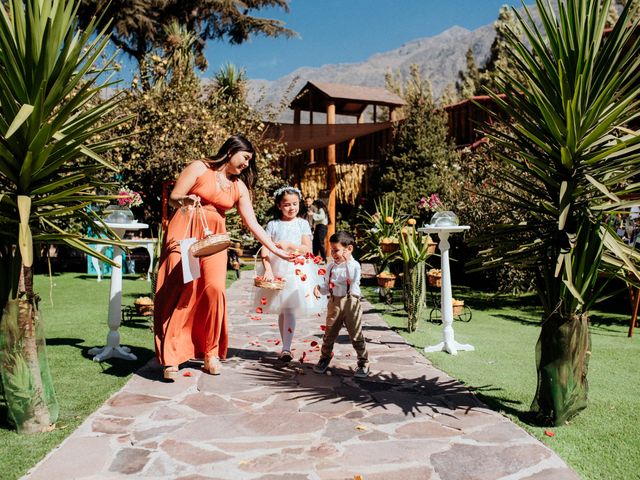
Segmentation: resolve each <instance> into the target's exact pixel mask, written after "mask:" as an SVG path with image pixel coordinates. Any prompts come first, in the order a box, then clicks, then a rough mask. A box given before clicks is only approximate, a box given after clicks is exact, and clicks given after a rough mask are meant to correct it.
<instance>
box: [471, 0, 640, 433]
mask: <svg viewBox="0 0 640 480" xmlns="http://www.w3.org/2000/svg"><path fill="white" fill-rule="evenodd" d="M634 3H637V2H634ZM609 4H610V2H609V1H604V2H593V1H587V0H563V1H558V8H557V12H558V13H557V14H556V13H555V12H554V9H553V8H552V6H551V5H550V3H548V2H543V1H542V0H537V1H536V6H537V9H538V11H539V13H540V18H541V21H542V28H541V29H539V28H537V27H536V26H535V24H534V22H533V20H532V18H531V14H530V12H529V10H528V9H526V8H525V10H524V11H525V16H524V17H522V16H520V15H519V14H518V13H517V11H515V10H514V13H515V14H516V15H517V16H518V19H519V23H520V25H521V27H522V31H523V32H524V34H525V36H526V41H521V40H520V39H518V38H517V36H516V35H514V34H513V33H511V34H507V35H506V38H507V41H508V43H509V45H510V47H511V51H512V52H513V55H514V58H513V60H514V61H515V64H516V65H517V69H518V71H519V73H520V74H521V76H522V77H521V78H522V80H519V79H518V78H515V76H514V75H511V74H509V73H508V72H503V73H504V75H503V76H502V78H503V80H499V81H498V86H499V90H501V91H502V92H504V93H506V99H504V100H503V99H501V98H500V97H498V96H497V95H496V94H495V93H492V92H489V93H490V94H491V95H492V96H493V99H494V101H495V103H496V104H497V105H498V106H499V107H500V110H502V112H503V113H506V114H507V115H506V116H501V115H495V116H494V120H495V122H496V124H498V125H501V126H502V127H503V129H499V128H490V127H487V131H488V134H489V136H490V138H491V140H492V141H493V142H494V143H496V144H498V145H499V146H500V147H502V149H496V150H495V155H496V156H497V158H498V159H499V160H501V161H502V162H503V163H504V164H505V167H508V168H504V169H503V170H502V171H501V172H500V175H501V176H502V179H503V180H504V181H507V182H510V184H512V185H513V187H514V188H513V189H510V190H509V191H504V192H503V193H504V195H503V198H502V199H500V198H498V200H501V201H502V202H503V203H504V204H505V206H506V207H507V208H508V209H510V210H511V211H513V212H514V214H515V215H514V218H524V219H526V220H524V221H520V222H514V223H512V224H499V225H494V226H492V227H491V229H490V230H489V235H488V237H487V238H486V239H489V240H490V242H491V243H490V246H489V248H487V249H486V250H484V251H483V252H482V254H483V259H482V261H483V262H484V266H491V265H497V264H501V263H503V262H507V263H510V264H513V265H519V266H522V267H527V268H532V269H534V271H535V273H536V278H537V281H536V288H537V291H538V294H539V297H540V299H541V302H542V306H543V311H544V317H543V319H542V326H541V332H540V338H539V340H538V345H537V348H536V360H537V367H538V386H537V391H536V394H535V398H534V400H533V404H532V413H534V414H535V416H536V418H537V420H538V421H540V422H542V423H552V424H555V425H561V424H564V423H565V422H566V421H567V420H568V419H570V418H571V417H572V416H574V415H575V414H577V413H578V412H579V411H580V410H582V409H583V408H585V407H586V404H587V387H588V384H587V368H588V360H589V356H590V355H591V351H590V337H589V332H588V323H589V310H590V308H591V307H592V306H593V304H594V302H595V301H597V300H598V297H599V295H600V287H601V285H600V283H601V282H599V272H600V270H601V268H602V266H603V265H602V262H601V260H602V255H603V249H604V245H605V244H609V245H613V246H614V248H615V243H614V242H615V239H614V236H615V233H614V232H611V231H610V230H608V229H607V228H606V227H605V226H604V223H603V219H604V216H605V214H606V213H607V212H610V211H616V210H620V209H621V208H623V207H625V206H629V205H630V203H629V202H624V201H622V200H620V198H625V197H624V195H625V194H628V193H630V192H633V191H636V190H637V188H638V185H637V184H635V183H634V181H633V178H634V177H635V176H637V175H638V173H640V170H639V168H638V166H639V163H638V160H639V158H640V157H639V153H640V136H638V134H637V132H634V131H629V130H626V129H624V128H622V127H623V125H625V124H628V123H629V122H630V121H632V120H633V119H634V118H636V116H637V114H638V106H639V98H638V95H639V94H640V86H639V83H638V79H639V74H640V70H639V67H640V55H639V53H640V52H639V51H638V48H639V43H638V37H637V36H636V35H635V32H636V31H637V27H638V21H637V19H636V20H632V16H631V15H630V6H629V5H628V6H627V7H626V8H625V9H624V10H623V12H622V13H621V15H620V20H619V22H618V23H617V24H616V26H615V27H614V28H613V30H612V31H611V32H610V33H609V34H608V36H606V37H605V32H604V30H605V22H606V19H607V12H608V9H609ZM619 253H621V254H622V256H623V257H624V252H621V251H620V252H619ZM623 263H625V264H626V265H628V266H629V267H630V268H633V267H632V264H631V262H630V261H629V259H628V258H624V261H623Z"/></svg>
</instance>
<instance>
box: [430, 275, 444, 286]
mask: <svg viewBox="0 0 640 480" xmlns="http://www.w3.org/2000/svg"><path fill="white" fill-rule="evenodd" d="M427 281H428V282H429V286H430V287H438V288H440V287H442V274H439V275H436V274H433V273H430V274H429V275H427Z"/></svg>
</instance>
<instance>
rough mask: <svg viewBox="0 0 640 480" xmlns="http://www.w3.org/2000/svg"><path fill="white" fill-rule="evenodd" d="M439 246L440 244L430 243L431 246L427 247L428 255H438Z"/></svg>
mask: <svg viewBox="0 0 640 480" xmlns="http://www.w3.org/2000/svg"><path fill="white" fill-rule="evenodd" d="M437 246H438V244H437V243H436V242H429V244H428V245H427V253H428V254H429V255H433V254H434V253H436V247H437Z"/></svg>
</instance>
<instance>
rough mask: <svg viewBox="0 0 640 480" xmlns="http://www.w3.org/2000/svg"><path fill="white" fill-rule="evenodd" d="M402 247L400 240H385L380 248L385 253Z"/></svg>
mask: <svg viewBox="0 0 640 480" xmlns="http://www.w3.org/2000/svg"><path fill="white" fill-rule="evenodd" d="M398 248H400V244H399V243H398V242H384V243H381V244H380V249H381V250H382V252H383V253H393V252H395V251H396V250H398Z"/></svg>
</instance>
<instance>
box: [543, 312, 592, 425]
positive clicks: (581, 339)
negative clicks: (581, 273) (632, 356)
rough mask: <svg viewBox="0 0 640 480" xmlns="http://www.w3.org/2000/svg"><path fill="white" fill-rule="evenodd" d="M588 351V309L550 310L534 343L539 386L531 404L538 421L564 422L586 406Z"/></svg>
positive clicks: (589, 348)
mask: <svg viewBox="0 0 640 480" xmlns="http://www.w3.org/2000/svg"><path fill="white" fill-rule="evenodd" d="M590 355H591V334H590V333H589V315H588V313H583V314H582V315H570V316H568V317H562V316H560V315H559V314H553V315H552V316H551V317H550V318H549V319H548V320H546V321H545V322H544V323H543V324H542V330H541V331H540V337H539V338H538V343H537V345H536V362H537V368H538V387H537V390H536V395H535V398H534V400H533V403H532V405H531V411H532V413H533V414H534V415H535V417H536V421H537V422H538V423H540V424H543V425H555V426H559V425H563V424H564V423H565V422H566V421H567V420H569V419H571V418H572V417H574V416H575V415H576V414H578V413H579V412H580V411H581V410H583V409H584V408H586V406H587V393H588V382H587V370H588V366H589V357H590Z"/></svg>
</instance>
